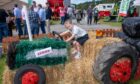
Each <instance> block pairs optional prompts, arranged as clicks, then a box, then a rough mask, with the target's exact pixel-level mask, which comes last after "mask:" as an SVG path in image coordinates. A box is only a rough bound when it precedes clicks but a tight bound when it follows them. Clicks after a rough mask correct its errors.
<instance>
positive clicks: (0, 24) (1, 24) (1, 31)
mask: <svg viewBox="0 0 140 84" xmlns="http://www.w3.org/2000/svg"><path fill="white" fill-rule="evenodd" d="M7 17H8V14H7V13H6V11H5V10H4V9H0V43H1V42H2V39H3V37H4V36H5V37H7V36H8V25H7V23H6V18H7Z"/></svg>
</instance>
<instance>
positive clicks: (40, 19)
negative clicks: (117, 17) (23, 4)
mask: <svg viewBox="0 0 140 84" xmlns="http://www.w3.org/2000/svg"><path fill="white" fill-rule="evenodd" d="M93 13H94V14H93ZM52 15H53V11H52V9H51V8H50V6H49V3H46V6H45V7H43V6H42V5H41V4H38V5H37V4H36V2H35V1H33V4H32V5H31V6H30V7H29V8H28V17H29V22H30V26H31V33H32V35H33V36H34V35H38V34H39V32H40V30H41V31H42V33H43V34H45V33H50V20H51V17H52ZM93 15H94V21H95V23H97V20H98V10H94V11H93V9H92V7H91V6H89V8H88V9H87V11H86V10H79V9H74V8H73V7H71V6H68V7H60V10H59V17H60V21H61V24H62V25H63V24H64V22H65V21H66V20H67V19H71V20H72V19H73V18H76V19H77V22H78V23H80V21H81V20H82V19H83V18H85V17H86V16H87V24H92V18H93ZM7 18H8V21H7ZM14 25H15V27H16V31H17V32H18V36H19V38H21V36H24V37H25V38H26V37H28V32H27V26H26V19H25V10H24V8H22V9H21V8H20V7H19V6H18V4H15V5H14V8H13V10H12V11H5V10H4V9H0V42H2V38H3V37H7V36H12V35H13V34H12V29H13V27H14Z"/></svg>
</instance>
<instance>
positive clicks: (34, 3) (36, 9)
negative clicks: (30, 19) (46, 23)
mask: <svg viewBox="0 0 140 84" xmlns="http://www.w3.org/2000/svg"><path fill="white" fill-rule="evenodd" d="M33 9H34V11H35V12H38V7H37V5H36V2H35V1H33Z"/></svg>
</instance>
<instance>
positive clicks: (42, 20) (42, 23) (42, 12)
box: [38, 4, 46, 34]
mask: <svg viewBox="0 0 140 84" xmlns="http://www.w3.org/2000/svg"><path fill="white" fill-rule="evenodd" d="M38 9H39V10H38V14H39V18H40V27H41V31H42V33H43V34H45V33H46V30H45V24H46V23H45V21H46V12H45V9H44V8H43V7H42V5H41V4H39V5H38Z"/></svg>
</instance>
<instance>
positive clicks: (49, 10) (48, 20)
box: [46, 3, 52, 33]
mask: <svg viewBox="0 0 140 84" xmlns="http://www.w3.org/2000/svg"><path fill="white" fill-rule="evenodd" d="M51 16H52V9H51V8H50V7H49V3H46V26H47V33H50V20H51Z"/></svg>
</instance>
